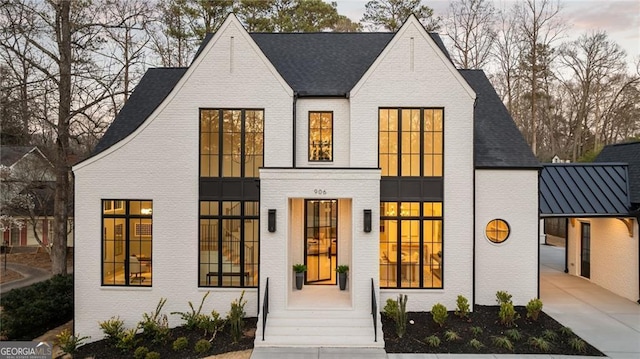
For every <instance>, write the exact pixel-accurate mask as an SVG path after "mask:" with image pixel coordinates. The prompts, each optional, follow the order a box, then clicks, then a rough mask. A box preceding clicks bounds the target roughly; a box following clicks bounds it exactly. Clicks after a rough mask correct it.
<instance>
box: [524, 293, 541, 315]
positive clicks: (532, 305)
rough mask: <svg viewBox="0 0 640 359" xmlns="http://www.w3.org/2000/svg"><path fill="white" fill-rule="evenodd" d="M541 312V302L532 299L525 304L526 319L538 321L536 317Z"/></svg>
mask: <svg viewBox="0 0 640 359" xmlns="http://www.w3.org/2000/svg"><path fill="white" fill-rule="evenodd" d="M540 312H542V301H541V300H540V299H537V298H534V299H531V300H530V301H529V303H527V318H531V319H533V320H538V316H539V315H540Z"/></svg>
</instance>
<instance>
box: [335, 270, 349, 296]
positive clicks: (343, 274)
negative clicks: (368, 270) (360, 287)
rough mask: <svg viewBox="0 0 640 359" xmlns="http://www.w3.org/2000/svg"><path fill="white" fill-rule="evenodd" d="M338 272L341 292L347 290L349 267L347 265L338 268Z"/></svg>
mask: <svg viewBox="0 0 640 359" xmlns="http://www.w3.org/2000/svg"><path fill="white" fill-rule="evenodd" d="M336 272H337V273H338V283H339V284H340V290H345V289H346V288H347V274H348V273H349V266H348V265H346V264H341V265H339V266H338V267H337V268H336Z"/></svg>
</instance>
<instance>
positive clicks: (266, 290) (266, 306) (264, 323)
mask: <svg viewBox="0 0 640 359" xmlns="http://www.w3.org/2000/svg"><path fill="white" fill-rule="evenodd" d="M268 314H269V278H267V284H266V285H265V287H264V299H263V300H262V341H264V331H265V329H266V328H267V315H268Z"/></svg>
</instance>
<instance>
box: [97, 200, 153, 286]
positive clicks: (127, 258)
mask: <svg viewBox="0 0 640 359" xmlns="http://www.w3.org/2000/svg"><path fill="white" fill-rule="evenodd" d="M152 212H153V203H152V201H139V200H103V201H102V285H131V286H134V285H135V286H151V284H152V275H151V274H152V270H151V269H152V266H151V264H152V256H151V255H152V250H151V249H152V243H153V219H152Z"/></svg>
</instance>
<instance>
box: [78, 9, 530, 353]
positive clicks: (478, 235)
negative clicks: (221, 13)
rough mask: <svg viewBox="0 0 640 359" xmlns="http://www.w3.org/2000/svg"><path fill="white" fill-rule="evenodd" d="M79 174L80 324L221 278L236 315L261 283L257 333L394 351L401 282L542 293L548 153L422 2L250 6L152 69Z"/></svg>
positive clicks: (476, 296) (448, 298)
mask: <svg viewBox="0 0 640 359" xmlns="http://www.w3.org/2000/svg"><path fill="white" fill-rule="evenodd" d="M74 173H75V176H76V177H75V178H76V202H75V203H76V212H75V213H76V223H77V224H76V244H75V248H76V249H75V251H76V252H75V254H76V256H75V263H76V269H75V292H76V297H75V301H76V302H75V305H76V312H75V326H76V328H75V330H76V332H80V333H82V334H83V335H91V336H92V339H94V340H97V339H99V338H100V337H101V333H100V330H99V328H98V326H97V322H98V321H102V320H106V319H108V318H109V317H111V316H115V315H119V316H120V317H121V318H123V319H124V320H125V322H126V323H129V324H130V325H133V323H136V322H137V321H138V320H139V317H140V315H141V314H142V313H143V312H147V311H149V310H151V309H152V308H153V307H154V306H155V304H156V303H157V302H158V300H159V299H160V298H161V297H163V298H167V299H168V300H167V304H166V310H167V312H171V311H176V310H184V309H185V308H186V305H187V302H188V301H193V302H198V301H199V299H200V298H201V297H202V296H203V295H204V293H206V292H207V291H211V292H212V294H211V295H210V296H209V298H208V300H207V302H206V308H205V309H207V310H211V309H215V310H217V311H219V312H221V313H226V311H227V310H228V308H229V304H230V302H231V301H232V300H233V299H235V298H237V297H239V296H240V294H241V293H242V292H243V291H244V292H245V298H246V299H247V300H248V304H247V306H246V309H247V312H248V315H250V316H257V315H258V314H259V312H261V313H260V316H259V321H258V332H257V335H256V346H291V345H293V346H296V345H298V346H360V347H383V346H384V342H383V340H382V331H381V324H380V319H379V318H377V320H376V321H375V322H377V323H376V327H377V333H374V323H373V321H372V315H371V311H372V299H373V298H375V299H374V302H375V303H376V304H377V307H378V308H379V309H380V308H381V307H382V306H384V303H385V301H386V299H387V298H395V297H396V296H397V294H399V293H402V294H406V295H408V297H409V300H408V309H409V310H411V311H427V310H429V309H430V308H431V306H432V305H433V304H435V303H437V302H440V303H442V304H444V305H446V306H447V307H449V308H453V307H454V306H455V300H456V297H457V296H458V295H464V296H465V297H467V298H468V299H469V301H470V302H472V303H474V304H493V303H495V300H494V295H495V292H496V291H497V290H507V291H509V292H510V293H512V294H513V298H514V303H515V304H516V305H523V304H525V303H526V302H527V301H528V300H529V299H531V298H534V297H536V296H537V295H538V277H537V276H538V269H537V268H538V267H537V266H538V250H537V241H538V227H537V223H538V203H537V198H538V197H537V193H538V163H537V161H536V160H535V158H534V157H533V155H532V154H531V152H530V150H529V149H528V147H527V145H526V143H525V142H524V140H523V138H522V136H521V135H520V133H519V131H518V130H517V128H516V126H515V124H514V123H513V121H512V120H511V118H510V117H509V115H508V113H507V111H506V109H505V108H504V106H503V105H502V103H501V101H500V99H499V98H498V96H497V95H496V93H495V91H494V89H493V88H492V87H491V85H490V83H489V81H488V79H487V78H486V77H485V75H484V73H483V72H482V71H477V70H458V69H456V68H455V67H454V66H453V64H452V63H451V61H450V59H449V58H448V54H447V53H446V50H444V47H443V45H442V42H441V41H440V39H439V37H438V36H437V35H435V34H428V33H427V32H426V31H425V30H424V29H423V27H422V26H421V25H420V23H419V22H418V21H417V20H416V19H415V18H413V17H411V18H409V19H408V20H407V21H406V23H405V24H404V25H403V27H402V28H401V29H400V30H399V31H398V32H397V33H308V34H305V33H295V34H264V33H261V34H249V33H247V32H246V31H245V29H244V28H243V27H242V25H241V24H240V23H239V22H238V21H237V20H236V18H235V17H234V16H230V17H229V18H228V19H227V20H226V21H225V23H224V24H223V25H222V26H221V28H220V29H219V30H218V32H217V33H216V34H214V35H212V36H208V37H207V38H206V39H205V41H204V43H203V45H202V46H201V48H200V50H199V52H198V54H197V55H196V59H195V60H194V61H193V63H192V64H191V66H190V67H189V68H184V69H167V68H162V69H151V70H149V71H148V72H147V74H146V75H145V76H144V77H143V79H142V80H141V82H140V84H139V85H138V87H137V88H136V91H135V92H134V93H133V95H132V96H131V98H130V100H129V102H128V103H127V104H126V105H125V107H124V108H123V109H122V111H121V112H120V114H119V115H118V117H116V119H115V120H114V123H113V124H112V126H111V127H110V129H109V130H108V131H107V133H106V134H105V136H104V138H103V139H102V141H101V142H100V144H99V145H98V147H97V148H96V151H95V154H94V156H92V157H91V158H89V159H87V160H85V161H83V162H82V163H80V164H78V165H76V166H75V167H74ZM489 237H490V238H491V239H492V240H489ZM505 239H506V240H505ZM297 263H301V264H305V265H307V268H308V270H307V272H306V274H305V286H304V288H303V289H302V290H296V289H295V285H294V282H295V279H294V273H293V271H292V269H291V268H292V265H293V264H297ZM341 264H346V265H349V267H350V271H349V279H348V284H347V288H346V290H344V291H340V290H339V288H338V287H337V280H336V273H335V271H334V268H335V267H336V266H337V265H341ZM267 283H268V284H267ZM267 286H268V303H269V311H268V316H267V321H266V325H265V327H264V330H263V324H264V323H263V317H262V314H263V313H262V311H263V309H262V308H263V305H264V302H265V297H266V296H265V294H266V293H267ZM373 294H375V297H374V296H373ZM125 308H126V309H125ZM170 320H171V323H170V324H171V325H179V324H180V323H179V320H178V318H177V317H175V316H172V317H171V318H170ZM376 335H377V336H376ZM263 336H264V340H263Z"/></svg>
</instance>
